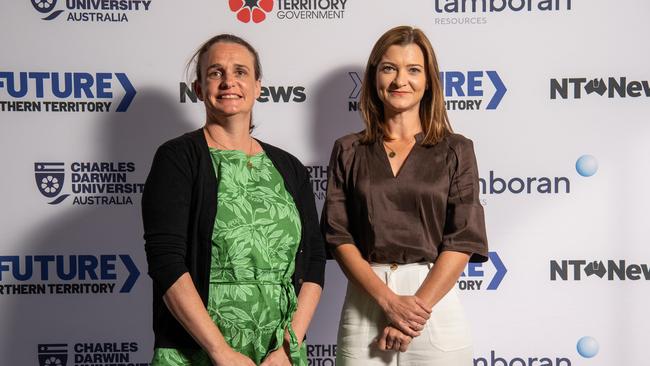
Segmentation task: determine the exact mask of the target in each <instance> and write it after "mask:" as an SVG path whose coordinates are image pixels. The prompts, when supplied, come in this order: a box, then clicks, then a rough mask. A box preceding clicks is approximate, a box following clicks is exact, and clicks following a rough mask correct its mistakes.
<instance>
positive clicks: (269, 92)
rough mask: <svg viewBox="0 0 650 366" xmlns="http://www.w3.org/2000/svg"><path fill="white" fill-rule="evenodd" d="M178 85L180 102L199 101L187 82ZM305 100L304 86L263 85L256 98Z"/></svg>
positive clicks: (272, 100)
mask: <svg viewBox="0 0 650 366" xmlns="http://www.w3.org/2000/svg"><path fill="white" fill-rule="evenodd" d="M179 86H180V89H179V94H180V102H181V103H187V99H188V98H189V100H190V102H192V103H197V102H198V101H199V98H198V97H197V96H196V93H194V91H193V90H192V88H191V87H190V86H189V85H187V83H184V82H181V83H180V84H179ZM305 100H307V94H305V87H304V86H263V87H262V92H261V93H260V97H259V98H257V101H258V102H260V103H267V102H273V103H290V102H293V103H302V102H304V101H305Z"/></svg>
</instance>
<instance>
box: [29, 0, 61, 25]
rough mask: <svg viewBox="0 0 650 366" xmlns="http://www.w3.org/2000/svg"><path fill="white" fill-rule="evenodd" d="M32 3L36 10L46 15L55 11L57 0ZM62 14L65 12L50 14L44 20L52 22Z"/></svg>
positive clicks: (58, 11)
mask: <svg viewBox="0 0 650 366" xmlns="http://www.w3.org/2000/svg"><path fill="white" fill-rule="evenodd" d="M31 2H32V5H33V6H34V9H36V11H38V12H39V13H42V14H44V15H45V14H47V13H49V12H51V11H52V10H54V7H55V6H56V0H31ZM61 13H63V10H57V11H55V12H52V13H51V14H48V15H47V16H46V17H45V18H43V20H52V19H54V18H56V17H58V16H59V15H61Z"/></svg>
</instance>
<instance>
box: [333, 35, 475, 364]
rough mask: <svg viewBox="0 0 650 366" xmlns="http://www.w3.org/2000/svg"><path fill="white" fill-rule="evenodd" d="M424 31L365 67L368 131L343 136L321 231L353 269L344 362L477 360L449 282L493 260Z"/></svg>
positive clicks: (470, 152)
mask: <svg viewBox="0 0 650 366" xmlns="http://www.w3.org/2000/svg"><path fill="white" fill-rule="evenodd" d="M438 75H439V70H438V64H437V61H436V57H435V54H434V51H433V48H432V47H431V44H430V42H429V40H428V39H427V37H426V36H425V35H424V33H423V32H422V31H421V30H419V29H414V28H411V27H406V26H402V27H396V28H393V29H391V30H389V31H388V32H386V33H385V34H384V35H382V36H381V38H380V39H379V40H378V41H377V43H376V44H375V46H374V48H373V49H372V52H371V54H370V57H369V59H368V64H367V67H366V73H365V77H364V81H363V89H362V94H361V114H362V117H363V119H364V122H365V125H366V129H365V130H364V131H362V132H360V133H356V134H351V135H347V136H344V137H342V138H340V139H338V140H337V141H336V142H335V144H334V148H333V151H332V157H331V160H330V166H329V168H330V175H329V181H328V188H327V201H326V203H325V207H324V209H323V218H322V219H323V221H322V224H323V231H324V234H325V236H326V240H327V242H328V244H329V246H330V248H331V249H332V252H333V254H334V256H335V257H336V259H337V261H338V262H339V264H340V265H341V267H342V269H343V271H344V272H345V273H346V275H347V277H348V279H349V280H350V281H349V283H348V291H347V294H346V298H345V304H344V306H343V310H342V313H341V321H340V325H339V334H338V347H337V365H339V366H347V365H364V366H366V365H444V366H454V365H471V363H472V349H471V339H470V336H469V330H468V325H467V322H466V320H465V316H464V314H463V309H462V307H461V305H460V302H459V300H458V297H457V295H456V292H455V289H454V285H455V283H456V281H457V279H458V277H459V276H460V274H461V273H462V271H463V269H464V268H465V266H466V265H467V262H468V261H475V262H483V261H486V260H487V239H486V233H485V222H484V217H483V208H482V206H481V204H480V202H479V198H478V170H477V166H476V158H475V156H474V149H473V146H472V142H471V141H470V140H469V139H467V138H465V137H463V136H461V135H458V134H454V133H453V132H452V130H451V126H450V124H449V120H448V117H447V113H446V111H445V104H444V100H443V93H442V86H441V84H440V81H439V79H438Z"/></svg>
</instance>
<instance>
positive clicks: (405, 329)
mask: <svg viewBox="0 0 650 366" xmlns="http://www.w3.org/2000/svg"><path fill="white" fill-rule="evenodd" d="M397 329H399V330H400V331H401V332H402V333H404V334H406V335H408V336H411V337H417V336H418V335H420V334H419V333H418V332H417V331H415V330H413V329H411V327H409V326H408V324H407V323H406V322H403V321H402V322H399V323H398V324H397Z"/></svg>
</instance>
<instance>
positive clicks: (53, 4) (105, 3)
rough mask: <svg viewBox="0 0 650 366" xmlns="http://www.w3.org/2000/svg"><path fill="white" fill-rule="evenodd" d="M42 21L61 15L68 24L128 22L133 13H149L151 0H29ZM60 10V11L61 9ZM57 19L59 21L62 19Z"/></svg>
mask: <svg viewBox="0 0 650 366" xmlns="http://www.w3.org/2000/svg"><path fill="white" fill-rule="evenodd" d="M30 1H31V3H32V6H33V7H34V9H35V10H36V12H37V13H38V14H39V16H43V18H41V19H43V20H54V19H56V18H58V17H59V16H60V15H62V14H63V17H62V18H65V19H66V20H67V21H68V22H104V23H105V22H111V23H115V22H118V23H119V22H128V21H129V16H130V15H132V14H134V13H142V12H147V11H149V7H150V5H151V2H152V0H65V1H61V2H62V3H65V5H62V6H59V7H57V2H58V0H30ZM57 8H58V9H57ZM61 8H62V9H61ZM62 18H59V19H62Z"/></svg>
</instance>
